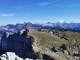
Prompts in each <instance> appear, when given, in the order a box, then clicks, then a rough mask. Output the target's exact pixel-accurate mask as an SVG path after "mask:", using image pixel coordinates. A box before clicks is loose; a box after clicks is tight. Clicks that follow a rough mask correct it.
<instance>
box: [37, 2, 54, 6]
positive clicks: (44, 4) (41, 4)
mask: <svg viewBox="0 0 80 60" xmlns="http://www.w3.org/2000/svg"><path fill="white" fill-rule="evenodd" d="M50 4H52V2H41V3H38V4H37V5H39V6H46V5H50Z"/></svg>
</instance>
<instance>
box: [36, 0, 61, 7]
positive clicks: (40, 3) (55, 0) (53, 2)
mask: <svg viewBox="0 0 80 60" xmlns="http://www.w3.org/2000/svg"><path fill="white" fill-rule="evenodd" d="M60 1H61V0H51V1H50V2H39V3H37V5H38V6H47V5H51V4H57V3H58V2H60Z"/></svg>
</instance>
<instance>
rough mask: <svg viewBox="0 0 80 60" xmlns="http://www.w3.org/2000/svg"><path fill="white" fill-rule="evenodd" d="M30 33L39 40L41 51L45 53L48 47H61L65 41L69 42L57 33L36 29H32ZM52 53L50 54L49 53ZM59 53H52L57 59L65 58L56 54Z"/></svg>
mask: <svg viewBox="0 0 80 60" xmlns="http://www.w3.org/2000/svg"><path fill="white" fill-rule="evenodd" d="M29 35H31V36H33V37H34V38H35V40H36V41H37V44H38V47H39V48H40V52H41V53H44V52H45V50H46V48H48V47H50V48H51V47H53V46H55V47H59V46H61V45H62V44H63V43H65V44H67V41H65V40H63V39H60V38H59V37H57V36H55V35H53V36H52V35H51V34H50V33H46V32H39V31H36V30H34V29H30V32H29ZM49 55H50V54H49ZM56 55H57V54H54V53H52V57H55V58H56V59H57V60H60V59H61V60H64V59H63V57H62V56H60V57H59V56H56Z"/></svg>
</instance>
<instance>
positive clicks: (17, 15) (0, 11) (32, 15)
mask: <svg viewBox="0 0 80 60" xmlns="http://www.w3.org/2000/svg"><path fill="white" fill-rule="evenodd" d="M24 21H25V22H29V21H31V22H33V23H44V22H48V21H50V22H56V21H60V22H64V21H66V22H80V0H0V25H5V24H15V23H23V22H24Z"/></svg>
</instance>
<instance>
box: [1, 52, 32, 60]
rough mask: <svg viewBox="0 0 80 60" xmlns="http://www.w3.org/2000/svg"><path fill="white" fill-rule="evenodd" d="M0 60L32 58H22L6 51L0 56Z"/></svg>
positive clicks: (27, 59)
mask: <svg viewBox="0 0 80 60" xmlns="http://www.w3.org/2000/svg"><path fill="white" fill-rule="evenodd" d="M0 60H33V59H29V58H26V59H23V58H21V57H19V56H17V55H16V54H15V53H14V52H6V53H5V54H3V55H1V56H0Z"/></svg>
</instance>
